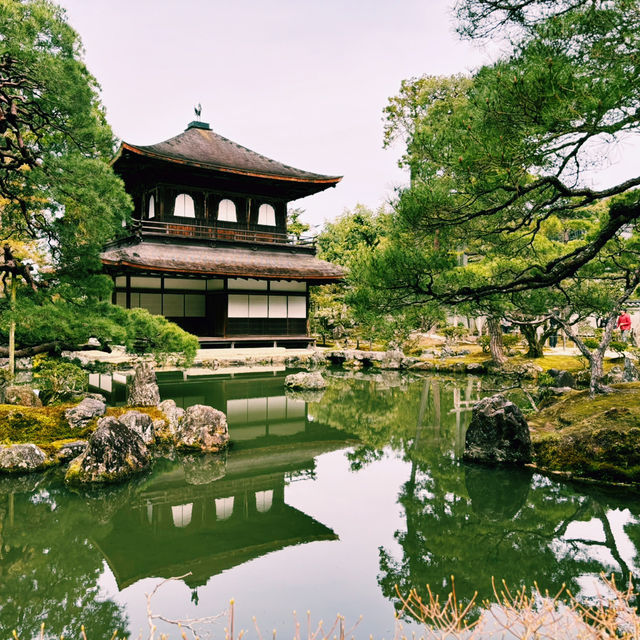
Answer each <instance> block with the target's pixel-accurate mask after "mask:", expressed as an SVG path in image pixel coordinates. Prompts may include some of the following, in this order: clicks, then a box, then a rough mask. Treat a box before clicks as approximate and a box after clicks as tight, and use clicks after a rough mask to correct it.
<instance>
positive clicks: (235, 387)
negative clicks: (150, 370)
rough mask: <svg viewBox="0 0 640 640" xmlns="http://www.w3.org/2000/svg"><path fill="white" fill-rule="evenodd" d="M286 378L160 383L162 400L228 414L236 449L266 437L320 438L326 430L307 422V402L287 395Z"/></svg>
mask: <svg viewBox="0 0 640 640" xmlns="http://www.w3.org/2000/svg"><path fill="white" fill-rule="evenodd" d="M284 378H285V372H284V371H277V370H275V371H267V372H263V373H251V374H236V375H224V376H216V377H210V378H202V377H199V378H189V379H187V380H185V381H183V380H182V379H180V380H179V381H177V382H172V381H170V380H167V381H165V382H163V381H162V380H160V381H159V383H160V392H161V395H162V398H163V399H165V398H172V399H173V400H175V401H176V404H177V405H178V406H181V407H188V406H190V405H193V404H208V405H211V406H212V407H215V408H216V409H219V410H221V411H224V413H225V414H226V415H227V422H228V423H229V429H230V436H231V440H232V441H233V443H234V446H244V445H243V443H245V442H247V441H255V440H256V439H263V438H266V439H268V440H269V441H270V442H273V441H275V440H277V439H279V438H291V437H297V438H303V439H304V438H305V434H307V433H308V432H312V433H315V434H316V436H319V435H320V434H321V433H322V432H323V431H326V429H325V428H324V427H320V426H319V425H315V424H314V423H313V422H310V421H309V420H308V419H307V403H306V402H305V401H304V400H301V399H299V398H294V397H290V396H287V395H285V391H284ZM334 435H335V434H334ZM250 446H255V442H254V443H253V444H251V445H250Z"/></svg>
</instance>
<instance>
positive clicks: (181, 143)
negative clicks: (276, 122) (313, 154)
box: [116, 123, 342, 186]
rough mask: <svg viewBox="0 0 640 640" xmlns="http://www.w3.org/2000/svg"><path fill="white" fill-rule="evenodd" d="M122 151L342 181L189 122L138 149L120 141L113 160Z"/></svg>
mask: <svg viewBox="0 0 640 640" xmlns="http://www.w3.org/2000/svg"><path fill="white" fill-rule="evenodd" d="M123 150H127V151H129V152H132V153H135V154H139V155H142V156H147V157H150V158H156V159H160V160H167V161H169V162H176V163H180V164H186V165H189V166H195V167H203V168H208V169H215V170H218V171H224V172H230V173H239V174H244V175H250V176H258V177H266V178H275V179H281V180H293V181H296V182H311V183H319V184H326V185H327V186H331V185H334V184H337V183H338V182H340V180H342V177H341V176H326V175H322V174H319V173H312V172H310V171H303V170H302V169H296V168H295V167H290V166H289V165H286V164H282V163H281V162H278V161H276V160H272V159H271V158H267V157H266V156H263V155H260V154H259V153H256V152H255V151H251V149H247V148H246V147H243V146H242V145H239V144H237V143H236V142H233V141H232V140H228V139H227V138H225V137H223V136H221V135H219V134H217V133H215V132H214V131H211V129H209V127H208V125H206V124H205V123H192V124H191V125H190V126H189V128H187V130H186V131H183V132H182V133H180V134H178V135H177V136H174V137H173V138H169V140H165V141H164V142H159V143H158V144H152V145H147V146H140V145H132V144H129V143H128V142H123V143H122V145H121V147H120V151H119V152H118V156H116V160H117V158H118V157H119V156H120V155H121V154H122V152H123Z"/></svg>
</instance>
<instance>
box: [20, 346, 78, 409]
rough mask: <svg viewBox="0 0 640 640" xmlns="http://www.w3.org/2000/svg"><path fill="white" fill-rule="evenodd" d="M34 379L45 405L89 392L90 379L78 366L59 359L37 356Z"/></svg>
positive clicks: (34, 364) (34, 365)
mask: <svg viewBox="0 0 640 640" xmlns="http://www.w3.org/2000/svg"><path fill="white" fill-rule="evenodd" d="M33 378H34V382H35V383H36V384H37V386H38V388H39V389H40V399H41V400H42V402H43V404H52V403H55V402H65V401H67V400H71V399H72V398H73V397H74V396H76V395H77V394H79V393H82V392H83V391H86V390H87V386H88V382H89V377H88V375H87V373H86V371H84V370H83V369H82V368H80V367H79V366H78V365H76V364H73V363H71V362H67V361H65V360H60V359H59V358H50V357H48V356H36V357H35V358H34V359H33Z"/></svg>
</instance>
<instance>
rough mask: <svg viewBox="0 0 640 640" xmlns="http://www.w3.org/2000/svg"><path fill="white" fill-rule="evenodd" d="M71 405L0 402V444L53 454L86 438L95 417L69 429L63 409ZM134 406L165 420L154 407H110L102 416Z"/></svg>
mask: <svg viewBox="0 0 640 640" xmlns="http://www.w3.org/2000/svg"><path fill="white" fill-rule="evenodd" d="M72 406H74V405H73V404H60V405H53V406H49V407H22V406H17V405H11V404H0V444H7V445H9V444H26V443H33V444H36V445H38V446H39V447H40V448H41V449H43V450H44V451H45V452H46V453H47V454H49V455H53V454H55V453H56V452H57V451H58V450H59V449H60V448H61V447H62V446H63V445H65V444H67V443H69V442H73V441H75V440H86V439H87V438H88V437H89V435H90V434H91V433H93V431H95V428H96V425H97V423H98V418H95V419H94V420H92V421H91V422H89V424H87V425H86V426H85V427H84V428H82V429H72V428H71V427H70V426H69V423H68V422H67V419H66V418H65V415H64V412H65V411H66V410H67V409H69V408H70V407H72ZM131 409H135V410H136V411H140V412H142V413H146V414H147V415H149V416H150V417H151V419H152V420H154V421H155V420H163V421H165V422H166V421H167V418H166V416H165V415H164V413H162V411H160V410H159V409H158V408H157V407H111V408H108V409H107V412H106V415H107V416H113V417H114V418H117V417H119V416H121V415H122V414H123V413H126V412H127V411H130V410H131Z"/></svg>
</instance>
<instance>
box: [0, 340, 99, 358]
mask: <svg viewBox="0 0 640 640" xmlns="http://www.w3.org/2000/svg"><path fill="white" fill-rule="evenodd" d="M94 349H97V347H90V346H87V345H82V346H78V345H74V344H67V343H64V342H45V343H44V344H37V345H35V346H33V347H24V348H23V349H16V350H15V351H14V356H15V357H16V358H26V357H29V356H35V355H37V354H38V353H59V352H60V351H64V350H69V351H93V350H94ZM100 350H101V351H106V352H107V353H109V352H110V351H111V349H109V348H106V349H105V348H104V347H100ZM9 355H10V349H9V348H7V347H0V357H4V358H6V357H7V356H9Z"/></svg>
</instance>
